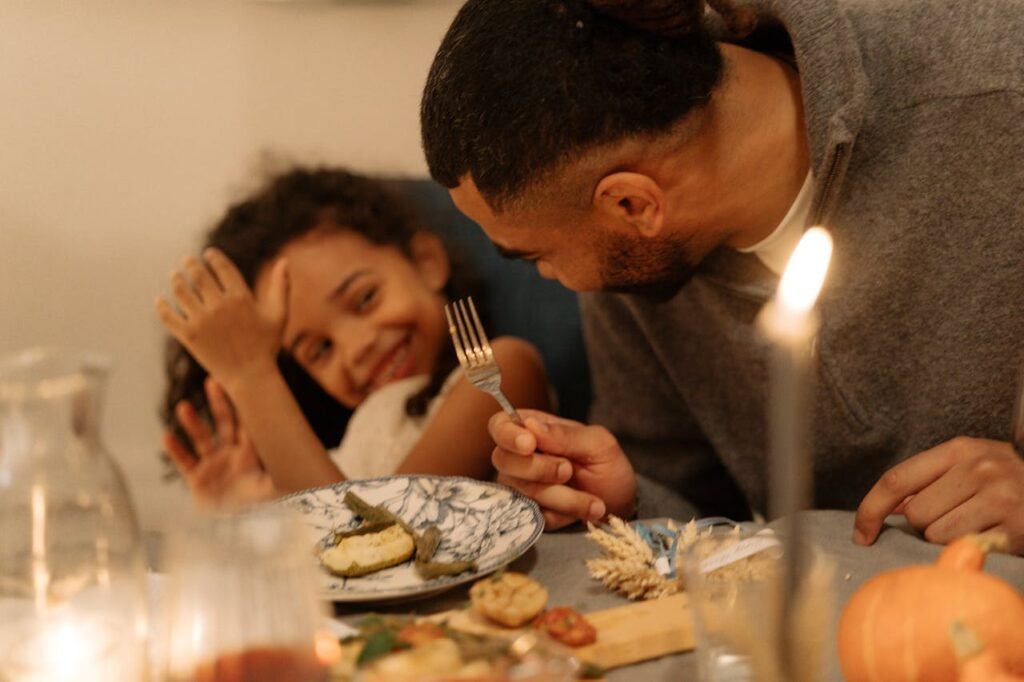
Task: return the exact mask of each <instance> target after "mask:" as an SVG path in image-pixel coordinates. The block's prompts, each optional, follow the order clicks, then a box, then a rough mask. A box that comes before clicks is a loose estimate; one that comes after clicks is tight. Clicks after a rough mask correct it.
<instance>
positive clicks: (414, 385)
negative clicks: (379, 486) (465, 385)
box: [329, 367, 462, 479]
mask: <svg viewBox="0 0 1024 682" xmlns="http://www.w3.org/2000/svg"><path fill="white" fill-rule="evenodd" d="M461 376H462V370H461V369H460V368H458V367H456V368H455V369H454V370H452V373H451V374H449V375H448V378H447V379H445V381H444V384H443V385H442V386H441V390H440V391H439V392H438V394H437V395H436V396H434V397H433V398H432V399H431V400H430V404H429V405H428V406H427V411H426V413H425V414H424V415H423V416H421V417H410V416H409V415H408V414H406V412H405V403H406V401H407V400H408V399H409V397H410V396H412V395H413V394H415V393H417V392H418V391H420V390H422V389H423V387H424V386H426V385H427V381H429V377H427V376H426V375H418V376H414V377H407V378H405V379H401V380H399V381H394V382H392V383H390V384H387V385H385V386H383V387H381V388H379V389H377V390H376V391H374V392H373V393H371V394H370V395H369V396H367V398H366V400H364V401H363V402H362V403H361V404H360V405H359V406H358V407H357V408H356V410H355V412H353V413H352V417H351V419H349V422H348V427H347V428H346V429H345V436H344V437H343V438H342V439H341V443H339V444H338V447H336V448H335V449H333V450H330V451H329V454H330V456H331V459H332V460H333V461H334V463H335V464H337V465H338V468H340V469H341V472H342V473H343V474H344V475H345V477H346V478H350V479H359V478H376V477H378V476H390V475H391V474H393V473H395V470H396V469H397V468H398V466H399V465H400V464H401V463H402V461H403V460H405V458H406V456H408V454H409V452H410V451H411V450H412V448H413V447H414V446H415V445H416V443H417V442H418V441H419V439H420V437H421V436H422V435H423V432H424V431H426V430H427V426H428V425H429V424H430V422H431V420H432V419H433V418H434V415H435V414H437V411H438V409H440V407H441V403H443V402H444V399H445V397H446V396H447V394H448V393H449V392H450V391H451V389H452V387H453V386H455V383H456V382H457V381H458V380H459V378H460V377H461Z"/></svg>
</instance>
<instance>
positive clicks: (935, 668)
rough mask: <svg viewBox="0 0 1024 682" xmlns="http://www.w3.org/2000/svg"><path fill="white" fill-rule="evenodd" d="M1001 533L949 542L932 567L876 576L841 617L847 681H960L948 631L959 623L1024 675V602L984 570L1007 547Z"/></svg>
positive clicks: (1009, 667)
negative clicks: (995, 553)
mask: <svg viewBox="0 0 1024 682" xmlns="http://www.w3.org/2000/svg"><path fill="white" fill-rule="evenodd" d="M1007 546H1008V542H1007V539H1006V536H1005V535H1003V534H1000V533H984V534H982V535H980V536H979V535H968V536H965V537H963V538H959V539H957V540H955V541H954V542H952V543H950V544H949V546H947V547H946V548H945V549H944V550H943V551H942V553H941V554H940V556H939V559H938V561H936V563H935V564H933V565H919V566H906V567H902V568H896V569H892V570H889V571H884V572H882V573H879V574H878V575H877V576H875V577H874V578H872V579H871V580H869V581H868V582H866V583H864V585H862V586H861V587H860V589H859V590H857V592H856V593H855V594H854V595H853V597H852V598H851V599H850V601H849V602H847V604H846V606H845V607H843V613H842V615H841V617H840V619H839V638H838V639H839V641H838V647H839V663H840V666H841V667H842V670H843V675H844V676H845V678H846V680H847V682H868V681H874V680H886V681H887V682H903V681H906V682H913V681H918V680H921V681H924V680H927V682H956V679H957V661H956V657H955V655H954V653H953V648H952V647H951V646H950V643H949V634H948V633H949V629H950V626H951V625H952V623H953V621H955V620H960V621H962V622H963V623H965V624H966V625H967V626H968V627H970V628H971V629H972V630H973V631H974V632H976V633H977V634H978V636H979V637H980V638H981V639H982V640H983V641H984V642H986V644H987V646H988V648H989V650H991V651H992V652H993V653H994V654H995V656H996V657H998V659H999V660H1000V661H1001V662H1002V665H1003V667H1004V668H1005V669H1006V670H1007V671H1008V672H1010V673H1016V674H1024V598H1022V597H1021V596H1020V595H1019V594H1018V593H1017V591H1016V590H1015V589H1014V588H1013V587H1012V586H1011V585H1010V584H1009V583H1007V582H1005V581H1003V580H1000V579H999V578H996V577H995V576H991V575H988V574H986V573H983V572H982V571H981V568H982V566H983V564H984V561H985V555H986V553H987V552H988V551H990V550H992V549H1005V548H1006V547H1007Z"/></svg>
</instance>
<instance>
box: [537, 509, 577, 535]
mask: <svg viewBox="0 0 1024 682" xmlns="http://www.w3.org/2000/svg"><path fill="white" fill-rule="evenodd" d="M541 514H542V515H543V516H544V530H558V529H559V528H565V527H566V526H571V525H572V524H574V523H576V522H577V521H579V519H574V518H573V517H571V516H566V515H565V514H556V513H555V512H553V511H550V510H548V509H545V510H544V511H542V512H541Z"/></svg>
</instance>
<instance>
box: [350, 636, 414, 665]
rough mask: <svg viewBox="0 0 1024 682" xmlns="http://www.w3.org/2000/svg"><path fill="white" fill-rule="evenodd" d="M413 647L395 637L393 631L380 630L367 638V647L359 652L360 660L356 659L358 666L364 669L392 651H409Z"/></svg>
mask: <svg viewBox="0 0 1024 682" xmlns="http://www.w3.org/2000/svg"><path fill="white" fill-rule="evenodd" d="M410 646H411V645H410V644H409V643H408V642H403V641H401V640H400V639H398V637H397V636H396V635H395V633H394V632H393V631H391V630H378V631H377V632H374V633H373V634H372V635H370V636H369V637H367V638H366V645H365V646H363V650H362V651H360V652H359V658H358V659H356V665H358V666H360V667H362V666H364V665H366V664H367V663H369V662H370V661H374V660H376V659H378V658H380V657H381V656H386V655H387V654H390V653H391V652H392V651H397V650H399V649H408V648H409V647H410Z"/></svg>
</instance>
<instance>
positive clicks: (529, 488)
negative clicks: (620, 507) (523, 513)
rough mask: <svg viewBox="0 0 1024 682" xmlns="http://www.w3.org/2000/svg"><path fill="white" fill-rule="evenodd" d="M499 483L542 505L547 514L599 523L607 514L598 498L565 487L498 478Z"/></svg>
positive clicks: (505, 477) (503, 477) (504, 477)
mask: <svg viewBox="0 0 1024 682" xmlns="http://www.w3.org/2000/svg"><path fill="white" fill-rule="evenodd" d="M498 482H499V483H503V484H505V485H507V486H509V487H511V488H515V489H516V490H518V491H519V492H521V493H523V494H524V495H526V496H527V497H529V498H530V499H532V500H534V501H535V502H536V503H537V504H539V505H540V507H541V509H543V510H544V511H545V512H552V513H553V514H555V515H558V516H563V517H568V518H571V519H575V520H584V521H595V522H596V521H599V520H601V519H602V518H604V515H605V513H606V509H605V504H604V502H602V501H601V500H600V499H598V498H597V497H595V496H593V495H590V494H588V493H584V492H581V491H579V490H576V489H574V488H570V487H568V486H565V485H549V484H545V483H535V482H533V481H523V480H520V479H515V478H509V477H507V476H501V475H499V476H498Z"/></svg>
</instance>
